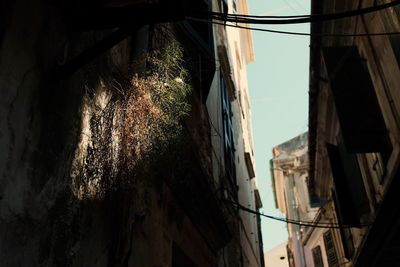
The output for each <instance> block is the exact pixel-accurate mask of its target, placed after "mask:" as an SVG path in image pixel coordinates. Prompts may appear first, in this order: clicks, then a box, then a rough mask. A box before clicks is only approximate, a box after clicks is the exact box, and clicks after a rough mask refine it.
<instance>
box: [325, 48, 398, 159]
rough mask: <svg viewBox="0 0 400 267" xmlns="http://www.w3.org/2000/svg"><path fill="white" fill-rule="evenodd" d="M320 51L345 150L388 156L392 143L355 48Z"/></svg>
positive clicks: (366, 69)
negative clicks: (378, 153)
mask: <svg viewBox="0 0 400 267" xmlns="http://www.w3.org/2000/svg"><path fill="white" fill-rule="evenodd" d="M322 52H323V57H324V61H325V66H326V71H327V73H328V76H329V81H330V87H331V91H332V95H333V99H334V102H335V107H336V112H337V116H338V118H339V124H340V128H341V130H342V134H343V141H344V143H345V144H346V148H347V150H348V152H351V153H370V152H381V153H383V154H384V155H390V152H391V150H392V145H391V143H390V139H389V136H388V133H387V129H386V125H385V122H384V119H383V116H382V113H381V109H380V106H379V103H378V99H377V97H376V92H375V88H374V86H373V84H372V80H371V77H370V75H369V72H368V68H367V65H366V64H365V62H364V61H363V59H362V58H361V57H360V54H359V52H358V49H357V47H355V46H337V47H325V48H323V50H322Z"/></svg>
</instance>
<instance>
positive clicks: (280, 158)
mask: <svg viewBox="0 0 400 267" xmlns="http://www.w3.org/2000/svg"><path fill="white" fill-rule="evenodd" d="M272 155H273V158H272V159H271V174H272V175H271V177H272V184H273V190H274V196H275V202H276V207H277V208H279V210H280V211H281V212H282V213H283V214H285V215H286V218H287V220H288V222H289V223H287V229H288V233H289V239H288V242H287V254H288V261H289V266H291V267H300V266H302V267H306V266H307V267H308V266H313V265H312V264H313V259H312V250H311V249H310V248H309V247H308V246H307V241H306V240H307V237H308V235H309V234H310V233H311V232H312V231H313V227H306V226H303V225H301V223H303V222H304V223H305V222H313V221H314V218H315V216H316V214H317V212H318V207H319V203H315V200H314V199H313V197H312V196H311V195H310V194H309V191H308V186H307V181H308V168H309V161H308V133H303V134H301V135H299V136H297V137H295V138H293V139H291V140H289V141H286V142H284V143H282V144H280V145H278V146H276V147H274V148H273V149H272ZM290 222H293V223H290ZM282 223H284V222H282Z"/></svg>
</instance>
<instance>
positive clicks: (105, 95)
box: [72, 41, 191, 199]
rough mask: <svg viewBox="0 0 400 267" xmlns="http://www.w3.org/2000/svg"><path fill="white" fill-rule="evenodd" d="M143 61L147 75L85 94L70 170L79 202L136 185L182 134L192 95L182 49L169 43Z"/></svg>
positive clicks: (113, 83)
mask: <svg viewBox="0 0 400 267" xmlns="http://www.w3.org/2000/svg"><path fill="white" fill-rule="evenodd" d="M143 60H144V62H145V64H146V72H145V73H144V74H143V75H137V74H136V75H134V76H133V77H132V79H131V81H130V82H129V83H126V84H124V83H120V82H118V81H116V80H115V79H113V80H112V81H110V82H107V81H103V82H102V83H100V84H99V86H98V88H96V90H92V91H91V90H88V94H87V97H86V99H85V101H84V102H85V103H84V106H83V116H82V133H81V138H80V143H79V145H78V148H77V150H76V155H75V160H74V164H73V169H72V179H73V189H74V192H75V195H77V196H78V197H79V198H80V199H82V198H103V197H104V194H105V193H106V192H107V191H109V190H112V189H115V188H118V187H121V186H122V187H126V186H135V183H136V182H137V181H138V179H136V178H137V177H138V176H143V175H145V173H146V172H147V171H148V168H150V166H151V165H152V163H154V162H157V160H158V159H159V157H160V156H161V155H162V154H163V153H164V152H165V151H166V149H167V148H168V147H169V146H170V145H171V142H174V140H176V139H177V138H179V136H180V135H181V134H182V131H183V126H182V120H183V119H184V118H185V116H187V115H188V113H189V111H190V104H189V102H188V96H189V94H190V92H191V86H190V83H189V82H190V81H189V77H188V73H187V70H186V69H185V67H184V62H183V53H182V48H181V47H180V46H179V44H178V43H177V42H174V41H172V42H171V43H170V44H168V45H167V46H165V48H163V49H161V50H157V51H153V52H150V53H148V54H146V55H145V56H144V57H143Z"/></svg>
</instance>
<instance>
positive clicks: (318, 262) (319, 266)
mask: <svg viewBox="0 0 400 267" xmlns="http://www.w3.org/2000/svg"><path fill="white" fill-rule="evenodd" d="M312 256H313V260H314V267H324V262H323V260H322V253H321V247H320V246H316V247H315V248H313V249H312Z"/></svg>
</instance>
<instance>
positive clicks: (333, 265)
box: [324, 230, 339, 267]
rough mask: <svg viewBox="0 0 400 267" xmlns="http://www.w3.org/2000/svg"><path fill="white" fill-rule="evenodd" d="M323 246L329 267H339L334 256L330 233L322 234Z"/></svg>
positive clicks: (334, 249)
mask: <svg viewBox="0 0 400 267" xmlns="http://www.w3.org/2000/svg"><path fill="white" fill-rule="evenodd" d="M324 245H325V252H326V257H327V258H328V264H329V267H339V261H338V258H337V254H336V248H335V243H334V241H333V236H332V231H331V230H328V231H326V232H325V233H324Z"/></svg>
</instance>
